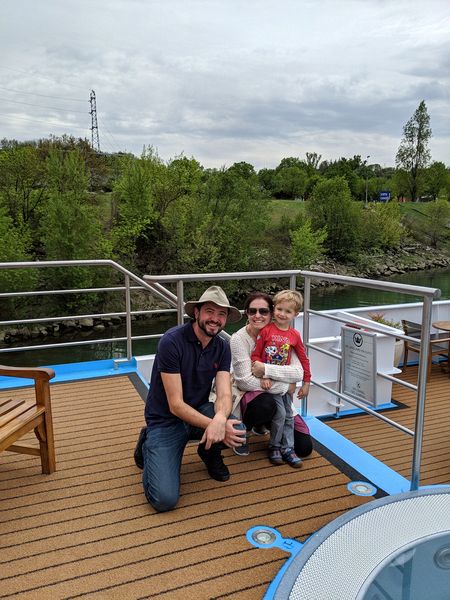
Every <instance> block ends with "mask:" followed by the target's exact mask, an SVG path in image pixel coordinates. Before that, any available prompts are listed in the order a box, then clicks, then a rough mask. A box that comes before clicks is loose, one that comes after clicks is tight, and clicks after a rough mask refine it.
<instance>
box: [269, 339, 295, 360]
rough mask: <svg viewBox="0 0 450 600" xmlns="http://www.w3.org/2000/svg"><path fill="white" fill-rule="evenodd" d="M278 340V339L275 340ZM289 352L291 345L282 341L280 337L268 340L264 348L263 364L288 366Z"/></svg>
mask: <svg viewBox="0 0 450 600" xmlns="http://www.w3.org/2000/svg"><path fill="white" fill-rule="evenodd" d="M277 338H278V339H277ZM290 350H291V345H290V344H289V342H288V341H287V340H286V338H285V339H282V337H281V336H273V337H272V339H271V340H270V344H268V345H267V346H266V347H265V348H264V354H265V361H264V362H265V363H267V364H269V365H280V366H284V365H288V364H289V363H290V361H289V358H290V357H289V353H290Z"/></svg>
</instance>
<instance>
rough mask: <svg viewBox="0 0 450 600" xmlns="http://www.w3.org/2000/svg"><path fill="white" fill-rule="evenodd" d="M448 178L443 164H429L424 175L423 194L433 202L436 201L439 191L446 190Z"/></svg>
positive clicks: (448, 174)
mask: <svg viewBox="0 0 450 600" xmlns="http://www.w3.org/2000/svg"><path fill="white" fill-rule="evenodd" d="M449 176H450V173H449V171H448V170H447V168H446V166H445V165H444V163H443V162H438V161H435V162H433V163H431V165H430V166H429V167H428V169H427V170H426V171H425V173H424V188H423V191H424V193H425V194H427V195H429V196H431V197H432V198H433V200H437V199H438V197H439V194H440V193H441V190H442V191H444V190H445V189H446V187H447V185H448V180H449Z"/></svg>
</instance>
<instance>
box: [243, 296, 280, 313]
mask: <svg viewBox="0 0 450 600" xmlns="http://www.w3.org/2000/svg"><path fill="white" fill-rule="evenodd" d="M258 298H261V299H262V300H265V301H266V302H267V306H268V307H269V310H270V312H271V313H273V300H272V296H269V294H265V293H264V292H251V293H250V294H249V295H248V296H247V299H246V301H245V304H244V312H247V309H248V307H249V306H250V304H251V303H252V302H253V300H257V299H258Z"/></svg>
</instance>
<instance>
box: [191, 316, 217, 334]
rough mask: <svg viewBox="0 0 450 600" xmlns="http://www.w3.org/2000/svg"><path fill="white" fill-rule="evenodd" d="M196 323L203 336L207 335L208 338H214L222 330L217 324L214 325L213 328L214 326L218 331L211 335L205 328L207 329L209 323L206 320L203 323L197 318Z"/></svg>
mask: <svg viewBox="0 0 450 600" xmlns="http://www.w3.org/2000/svg"><path fill="white" fill-rule="evenodd" d="M196 322H197V325H198V327H199V328H200V329H201V330H202V331H203V333H204V334H205V335H207V336H208V337H210V338H213V337H216V335H218V334H219V333H220V332H221V331H222V329H223V327H221V326H220V325H217V324H215V325H214V326H215V327H218V330H217V331H216V332H214V333H211V332H209V331H208V330H207V329H206V327H207V324H208V323H209V322H210V321H208V320H205V321H200V319H199V318H197V319H196Z"/></svg>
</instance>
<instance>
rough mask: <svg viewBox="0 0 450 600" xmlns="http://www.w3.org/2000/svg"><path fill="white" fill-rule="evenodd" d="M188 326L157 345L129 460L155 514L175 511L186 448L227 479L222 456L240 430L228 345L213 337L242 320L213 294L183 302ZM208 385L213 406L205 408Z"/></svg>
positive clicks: (218, 291) (217, 291) (215, 290)
mask: <svg viewBox="0 0 450 600" xmlns="http://www.w3.org/2000/svg"><path fill="white" fill-rule="evenodd" d="M185 311H186V313H187V314H188V315H189V316H190V317H191V319H192V320H191V321H190V322H189V323H186V324H185V325H179V326H177V327H173V328H172V329H169V330H168V331H167V332H166V333H165V334H164V335H163V337H162V338H161V340H160V342H159V345H158V350H157V353H156V356H155V362H154V364H153V370H152V376H151V380H150V389H149V392H148V396H147V401H146V405H145V420H146V423H147V427H144V428H143V429H142V431H141V433H140V435H139V439H138V443H137V446H136V450H135V453H134V459H135V462H136V465H137V466H138V467H139V468H143V469H144V472H143V477H142V482H143V485H144V492H145V496H146V498H147V500H148V502H149V503H150V504H151V505H152V506H153V508H155V510H157V511H159V512H163V511H167V510H171V509H172V508H174V507H175V506H176V504H177V502H178V499H179V497H180V470H181V461H182V457H183V452H184V449H185V447H186V444H187V442H188V441H189V440H200V444H199V446H198V450H197V452H198V455H199V456H200V458H201V459H202V461H203V462H204V463H205V465H206V468H207V469H208V473H209V475H210V477H212V478H213V479H216V480H217V481H227V480H228V479H229V478H230V474H229V471H228V468H227V467H226V465H225V464H224V462H223V459H222V454H221V450H222V448H224V447H226V446H228V447H230V448H233V447H236V446H240V445H241V444H242V443H243V442H244V441H245V428H244V426H243V425H242V423H241V422H240V421H238V420H237V419H234V418H232V416H231V418H229V417H230V413H231V385H230V364H231V353H230V347H229V345H228V343H227V342H226V341H225V340H223V339H222V338H221V337H220V336H219V335H218V334H219V333H220V332H221V331H222V329H223V328H224V327H225V325H226V324H227V323H234V322H236V321H238V320H239V319H240V318H241V313H240V312H239V310H238V309H237V308H235V307H234V306H231V305H230V304H229V302H228V299H227V297H226V295H225V293H224V291H223V290H222V288H220V287H218V286H211V287H210V288H208V289H207V290H206V291H205V292H204V293H203V295H202V296H201V298H200V300H198V301H195V302H194V301H191V302H187V303H186V305H185ZM214 378H215V380H216V381H215V383H216V394H217V398H216V401H215V403H212V402H209V401H208V399H209V393H210V391H211V385H212V382H213V379H214Z"/></svg>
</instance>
